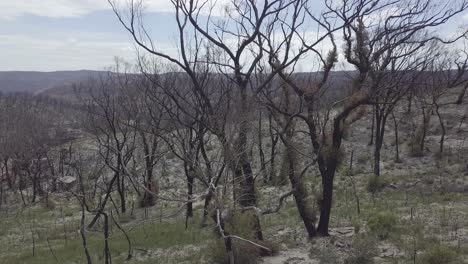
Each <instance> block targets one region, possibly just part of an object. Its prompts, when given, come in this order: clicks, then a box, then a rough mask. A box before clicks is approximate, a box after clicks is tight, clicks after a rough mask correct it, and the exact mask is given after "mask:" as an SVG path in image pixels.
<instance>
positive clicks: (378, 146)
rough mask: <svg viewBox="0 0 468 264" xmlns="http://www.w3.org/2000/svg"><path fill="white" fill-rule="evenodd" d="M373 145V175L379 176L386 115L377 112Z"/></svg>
mask: <svg viewBox="0 0 468 264" xmlns="http://www.w3.org/2000/svg"><path fill="white" fill-rule="evenodd" d="M375 119H376V126H375V144H374V175H375V176H380V157H381V151H382V146H383V142H384V136H385V124H386V123H387V114H386V113H383V112H380V111H377V112H376V115H375Z"/></svg>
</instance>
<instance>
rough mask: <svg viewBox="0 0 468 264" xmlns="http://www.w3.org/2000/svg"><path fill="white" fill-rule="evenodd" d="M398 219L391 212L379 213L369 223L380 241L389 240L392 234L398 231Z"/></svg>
mask: <svg viewBox="0 0 468 264" xmlns="http://www.w3.org/2000/svg"><path fill="white" fill-rule="evenodd" d="M397 222H398V221H397V218H396V216H395V215H393V214H392V213H390V212H378V213H376V214H375V215H373V216H372V217H371V218H370V219H369V221H368V222H367V226H368V227H369V230H370V231H371V232H372V233H374V234H375V235H376V236H377V237H378V238H379V239H381V240H383V239H387V238H388V237H389V235H390V234H391V233H393V232H394V231H396V224H397Z"/></svg>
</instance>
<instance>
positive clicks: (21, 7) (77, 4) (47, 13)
mask: <svg viewBox="0 0 468 264" xmlns="http://www.w3.org/2000/svg"><path fill="white" fill-rule="evenodd" d="M117 2H118V3H119V5H122V4H125V3H126V2H127V0H117ZM143 5H144V6H145V7H146V8H147V10H148V11H151V12H169V11H171V10H172V4H171V2H170V1H169V0H143ZM108 9H110V5H109V3H108V2H107V0H2V1H0V19H8V20H14V19H15V18H17V17H19V16H23V15H35V16H43V17H55V18H61V17H79V16H83V15H86V14H89V13H91V12H94V11H99V10H108Z"/></svg>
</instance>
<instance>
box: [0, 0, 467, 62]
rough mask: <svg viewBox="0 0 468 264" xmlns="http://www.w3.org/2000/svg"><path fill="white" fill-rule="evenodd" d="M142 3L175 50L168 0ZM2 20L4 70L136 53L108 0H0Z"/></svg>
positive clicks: (157, 37)
mask: <svg viewBox="0 0 468 264" xmlns="http://www.w3.org/2000/svg"><path fill="white" fill-rule="evenodd" d="M119 1H124V0H119ZM221 1H225V0H221ZM144 4H145V11H146V12H145V14H146V16H145V17H146V21H145V25H146V26H147V27H148V28H151V32H152V33H153V34H152V35H153V36H154V41H155V42H156V43H157V44H158V47H159V48H160V49H161V50H165V51H168V52H171V51H170V50H171V49H172V52H176V51H175V50H174V49H175V48H174V47H175V45H174V43H175V39H176V35H175V32H176V31H177V30H176V28H175V18H174V14H173V13H171V12H172V4H171V3H170V0H144ZM460 19H461V20H466V21H468V16H465V17H464V18H463V16H462V17H461V18H460ZM458 22H460V21H458ZM462 22H463V21H462ZM0 23H1V26H0V62H1V63H0V71H13V70H15V71H16V70H17V71H58V70H82V69H87V70H103V69H105V68H106V67H109V66H111V65H112V64H113V62H114V59H115V57H121V58H123V59H125V60H128V61H132V60H134V59H135V56H136V55H135V54H136V52H135V46H134V43H133V41H132V39H131V38H130V36H129V34H128V33H127V32H126V31H125V30H124V29H123V27H122V26H121V25H120V24H119V22H118V20H117V18H116V16H115V15H114V13H113V12H112V10H111V7H110V5H109V4H108V2H107V0H0ZM454 27H455V26H453V25H449V26H448V27H446V30H447V31H450V30H452V29H453V28H454Z"/></svg>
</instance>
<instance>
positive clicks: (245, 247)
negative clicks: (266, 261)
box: [208, 239, 278, 264]
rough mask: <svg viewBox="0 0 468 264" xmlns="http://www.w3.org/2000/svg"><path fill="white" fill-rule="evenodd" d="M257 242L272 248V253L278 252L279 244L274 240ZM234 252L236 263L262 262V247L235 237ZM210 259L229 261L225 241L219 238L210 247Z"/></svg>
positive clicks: (221, 263)
mask: <svg viewBox="0 0 468 264" xmlns="http://www.w3.org/2000/svg"><path fill="white" fill-rule="evenodd" d="M257 243H258V244H260V245H262V246H265V247H267V248H269V249H271V250H272V254H276V253H277V252H278V246H277V245H276V244H274V243H272V242H267V241H262V242H258V241H257ZM232 253H233V255H234V260H235V263H243V264H244V263H245V264H256V263H259V262H260V257H261V250H260V248H259V247H257V246H255V245H252V244H250V243H248V242H244V241H240V240H236V239H233V240H232ZM208 259H209V260H210V261H209V263H216V264H227V263H229V256H228V255H227V253H226V248H225V246H224V242H222V241H220V240H217V241H215V242H214V243H213V244H212V246H210V247H209V254H208Z"/></svg>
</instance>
